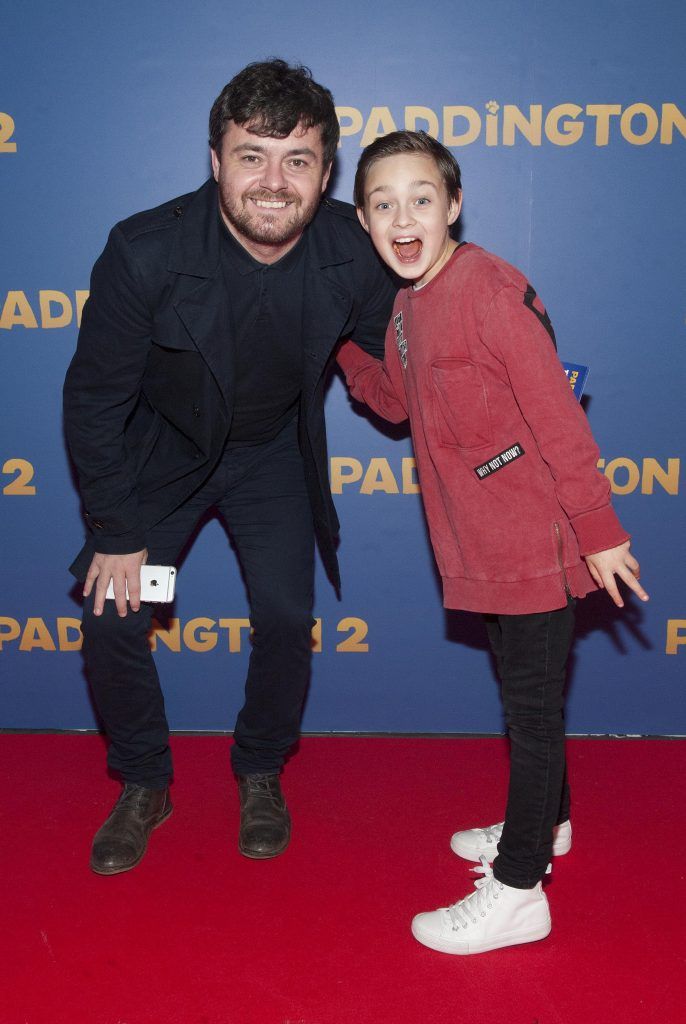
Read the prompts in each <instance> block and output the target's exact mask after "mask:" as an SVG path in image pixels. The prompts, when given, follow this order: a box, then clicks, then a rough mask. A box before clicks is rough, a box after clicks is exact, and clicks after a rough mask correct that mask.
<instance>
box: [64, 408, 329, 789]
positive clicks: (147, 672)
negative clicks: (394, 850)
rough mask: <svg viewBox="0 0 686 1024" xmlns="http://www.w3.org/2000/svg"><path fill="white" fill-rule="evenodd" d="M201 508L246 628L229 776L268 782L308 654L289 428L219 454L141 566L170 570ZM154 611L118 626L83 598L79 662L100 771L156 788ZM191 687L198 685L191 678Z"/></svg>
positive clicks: (295, 460)
mask: <svg viewBox="0 0 686 1024" xmlns="http://www.w3.org/2000/svg"><path fill="white" fill-rule="evenodd" d="M212 508H213V509H216V511H217V513H218V514H219V516H220V517H221V518H222V519H223V520H224V522H225V524H226V526H227V529H228V531H229V533H230V536H231V539H232V541H233V544H234V546H235V548H236V551H237V553H238V558H239V561H240V565H241V568H242V570H243V575H244V578H245V583H246V586H247V590H248V597H249V602H250V622H251V625H252V628H253V636H252V652H251V655H250V665H249V669H248V677H247V680H246V685H245V704H244V706H243V708H242V709H241V711H240V713H239V715H238V719H237V721H236V726H235V730H234V740H235V742H234V746H233V748H232V751H231V758H232V765H233V769H234V771H235V772H236V773H237V774H240V775H245V774H255V773H276V772H278V771H279V769H280V768H281V766H282V764H283V762H284V759H285V757H286V754H287V753H288V750H289V749H290V747H291V746H292V745H293V743H295V741H296V740H297V738H298V734H299V727H300V717H301V712H302V704H303V700H304V697H305V691H306V689H307V685H308V681H309V672H310V661H311V652H312V641H311V630H312V626H313V620H312V602H313V579H314V530H313V524H312V512H311V507H310V502H309V498H308V496H307V492H306V487H305V478H304V471H303V464H302V457H301V455H300V451H299V448H298V442H297V425H296V422H295V421H293V422H291V423H290V424H288V425H287V426H286V427H285V428H284V429H283V430H282V431H281V433H280V434H279V435H278V437H276V438H275V439H274V440H272V441H268V442H265V443H263V444H260V445H254V446H246V447H241V448H235V449H233V450H228V451H227V452H226V453H225V454H224V456H223V458H222V460H221V462H220V463H219V464H218V466H217V468H216V469H215V471H214V472H213V474H212V476H211V477H210V478H209V479H208V480H207V482H206V483H205V484H204V485H203V486H202V487H201V488H200V489H199V490H198V491H197V492H196V493H195V494H194V495H193V496H192V497H191V498H190V499H189V500H188V501H187V502H186V503H185V504H184V505H182V506H181V508H179V509H177V510H176V511H175V512H173V513H172V514H171V515H170V516H168V517H167V518H166V519H165V520H163V521H162V522H161V523H159V524H158V525H157V526H155V527H153V528H152V529H151V530H150V533H149V536H148V562H149V563H150V564H151V565H175V564H176V561H177V559H178V555H179V552H180V551H181V550H182V548H183V547H184V545H185V543H186V541H187V540H188V538H189V537H190V535H191V533H192V532H193V529H194V527H195V525H196V524H197V522H198V520H199V519H200V518H201V516H203V515H204V514H205V513H206V512H207V511H208V510H209V509H212ZM227 555H228V552H227ZM179 585H180V586H181V587H182V586H183V575H181V577H180V581H179ZM153 610H154V609H153V606H152V605H149V604H145V605H142V606H141V610H140V611H139V612H131V610H130V609H129V611H128V613H127V615H126V617H120V616H119V615H118V614H117V612H116V609H115V607H114V601H111V600H109V601H106V602H105V611H104V612H103V614H102V616H97V617H96V616H95V615H93V597H92V595H91V597H90V598H89V599H87V600H86V602H85V606H84V613H83V636H84V642H83V651H84V657H85V661H86V670H87V673H88V678H89V681H90V684H91V687H92V691H93V695H94V698H95V703H96V706H97V709H98V712H99V714H100V717H101V719H102V722H103V724H104V727H105V730H106V732H107V735H108V737H109V739H110V747H109V753H108V765H109V767H110V768H111V769H112V770H113V771H115V772H116V773H118V774H119V775H121V777H122V778H123V779H124V781H126V782H134V783H138V784H139V785H143V786H148V787H150V788H163V787H164V786H166V784H167V782H168V780H169V778H170V775H171V770H172V765H171V755H170V751H169V728H168V725H167V720H166V716H165V712H164V699H163V696H162V690H161V688H160V682H159V678H158V675H157V670H156V668H155V663H154V661H153V657H152V654H151V652H150V646H149V642H148V633H149V630H150V624H151V618H152V612H153ZM227 667H228V666H227ZM227 674H228V673H227ZM228 682H229V680H227V684H228ZM234 682H235V681H234ZM195 685H197V686H198V687H201V686H202V675H201V674H200V673H199V674H198V679H197V680H196V684H195Z"/></svg>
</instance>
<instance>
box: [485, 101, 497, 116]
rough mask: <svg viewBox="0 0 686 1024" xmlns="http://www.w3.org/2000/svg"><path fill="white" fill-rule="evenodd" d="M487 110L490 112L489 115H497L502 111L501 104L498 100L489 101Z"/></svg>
mask: <svg viewBox="0 0 686 1024" xmlns="http://www.w3.org/2000/svg"><path fill="white" fill-rule="evenodd" d="M486 110H487V111H488V113H489V114H497V113H498V111H499V110H500V104H499V103H498V102H497V100H489V101H488V103H487V104H486Z"/></svg>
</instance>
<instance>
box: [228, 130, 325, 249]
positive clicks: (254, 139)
mask: <svg viewBox="0 0 686 1024" xmlns="http://www.w3.org/2000/svg"><path fill="white" fill-rule="evenodd" d="M211 152H212V171H213V173H214V178H215V181H216V182H217V184H218V186H219V204H220V209H221V213H222V216H223V218H224V221H225V223H226V225H227V227H228V229H229V231H231V233H232V234H233V235H234V237H235V238H237V239H238V241H239V242H240V243H241V245H243V246H244V247H245V248H246V249H247V250H248V251H249V252H250V253H252V255H254V256H255V257H256V258H257V259H259V260H261V261H262V262H265V263H269V262H274V261H275V260H277V259H280V257H281V256H283V255H284V253H286V252H287V251H288V250H289V249H290V248H292V247H293V246H294V245H295V243H296V242H297V240H298V239H299V238H300V236H301V234H302V232H303V230H304V229H305V227H306V226H307V225H308V224H309V223H310V221H311V220H312V218H313V217H314V215H315V213H316V211H317V207H318V205H319V200H320V199H321V196H322V193H323V192H324V189H325V188H326V185H327V182H328V180H329V173H330V171H331V165H330V164H329V165H328V166H326V167H325V166H324V154H323V148H322V139H321V130H320V129H319V128H306V129H302V128H296V129H295V130H294V131H292V132H291V134H290V135H288V136H287V137H286V138H285V139H275V138H273V137H272V136H262V135H256V134H255V133H254V132H251V131H249V130H248V128H247V127H246V126H243V125H238V124H235V123H234V122H233V121H230V122H229V124H228V126H227V129H226V131H225V132H224V136H223V138H222V145H221V152H220V153H219V154H217V153H215V152H214V150H212V151H211Z"/></svg>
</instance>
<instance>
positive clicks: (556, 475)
mask: <svg viewBox="0 0 686 1024" xmlns="http://www.w3.org/2000/svg"><path fill="white" fill-rule="evenodd" d="M553 338H554V336H553V333H552V328H551V326H550V321H549V320H548V317H547V314H546V312H545V309H544V308H543V306H542V304H541V302H540V300H539V299H538V298H537V296H536V293H535V292H534V290H533V288H531V286H530V285H529V284H528V282H527V280H526V278H525V277H524V276H523V275H522V274H521V273H520V272H519V271H518V270H516V269H515V268H514V267H512V266H510V264H508V263H506V262H505V261H504V260H501V259H499V258H498V257H497V256H493V255H492V254H491V253H488V252H486V251H485V250H484V249H481V248H479V246H477V245H473V244H471V243H469V244H466V245H462V246H460V247H459V248H458V249H457V250H456V251H455V253H454V254H453V256H452V257H451V258H450V260H449V261H448V262H447V263H446V265H445V266H444V267H443V268H442V269H441V270H440V272H439V273H438V274H437V275H436V277H434V278H433V279H432V280H431V281H430V282H429V283H428V284H427V285H425V286H424V287H423V288H420V289H418V290H416V291H415V290H414V289H413V288H411V287H408V288H403V289H402V290H401V291H400V292H399V293H398V296H397V298H396V301H395V306H394V309H393V316H392V319H391V322H390V324H389V326H388V330H387V332H386V350H385V358H384V361H383V363H382V362H381V361H380V360H378V359H374V358H373V357H371V356H369V355H367V354H366V353H365V352H363V351H362V350H361V349H360V348H358V346H357V345H355V344H354V342H347V343H346V344H345V345H344V346H343V347H342V348H341V350H340V352H339V355H338V362H339V364H340V366H341V367H342V369H343V371H344V372H345V376H346V379H347V381H348V385H349V387H350V391H351V393H352V395H353V396H354V397H355V398H357V399H359V400H361V401H363V402H366V403H367V405H369V406H370V407H371V408H372V409H373V410H374V411H375V412H377V413H378V414H379V415H380V416H383V417H384V418H385V419H388V420H391V421H392V422H394V423H399V422H400V421H402V420H404V419H407V418H408V416H409V419H410V426H411V430H412V441H413V444H414V450H415V456H416V460H417V471H418V475H419V482H420V485H421V489H422V496H423V499H424V506H425V509H426V516H427V520H428V523H429V531H430V534H431V543H432V545H433V549H434V554H435V556H436V561H437V563H438V568H439V570H440V573H441V577H442V579H443V598H444V605H445V607H446V608H463V609H465V610H467V611H478V612H489V613H494V614H510V615H518V614H525V613H530V612H542V611H551V610H552V609H554V608H561V607H562V606H563V605H564V604H565V602H566V598H567V594H568V593H569V594H571V595H572V596H574V597H584V596H585V595H586V594H587V593H588V592H589V591H591V590H594V589H596V584H595V583H594V581H593V579H592V577H591V575H590V573H589V571H588V569H587V567H586V563H585V562H584V561H583V560H582V558H581V555H588V554H593V553H595V552H597V551H603V550H605V549H607V548H612V547H616V546H617V545H619V544H622V543H623V542H624V541H626V540H628V538H629V535H628V534H627V533H626V531H625V530H624V529H623V528H622V525H621V523H620V522H619V520H618V519H617V516H616V515H615V513H614V511H613V509H612V506H611V505H610V485H609V483H608V481H607V480H606V478H605V477H604V476H602V475H601V474H600V473H599V472H598V470H597V468H596V462H597V459H598V455H599V452H598V448H597V446H596V444H595V442H594V440H593V436H592V434H591V431H590V428H589V426H588V423H587V421H586V416H585V415H584V413H583V411H582V409H581V408H580V407H579V404H578V402H577V401H576V399H575V398H574V396H573V394H572V390H571V388H570V386H569V383H568V381H567V378H566V376H565V373H564V370H563V369H562V367H561V365H560V362H559V360H558V358H557V353H556V351H555V346H554V340H553Z"/></svg>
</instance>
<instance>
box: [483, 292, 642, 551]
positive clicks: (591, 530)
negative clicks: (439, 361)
mask: <svg viewBox="0 0 686 1024" xmlns="http://www.w3.org/2000/svg"><path fill="white" fill-rule="evenodd" d="M535 307H538V308H535ZM546 323H547V324H548V326H549V323H550V322H549V321H548V320H547V316H546V315H545V310H544V309H543V307H542V306H541V305H540V300H538V299H535V300H534V305H533V306H532V305H531V304H529V305H527V304H526V303H525V301H524V295H523V293H522V291H521V290H520V289H519V288H517V287H516V286H511V285H506V286H505V287H503V288H501V289H500V290H499V291H498V292H497V293H496V294H495V295H494V297H493V299H492V300H491V303H490V305H489V307H488V310H487V312H486V315H485V317H484V321H483V325H482V340H483V342H484V344H485V345H486V346H487V347H488V348H489V349H490V350H491V352H492V353H493V354H494V355H495V356H496V358H498V359H499V360H500V361H501V362H502V363H503V364H504V366H505V369H506V371H507V374H508V376H509V379H510V385H511V387H512V391H513V394H514V397H515V399H516V401H517V404H518V405H519V409H520V411H521V413H522V416H523V417H524V419H525V420H526V422H527V424H528V426H529V428H530V429H531V432H532V434H533V435H534V437H535V439H536V443H537V445H538V449H539V452H540V454H541V456H542V458H543V459H544V461H545V462H546V463H547V465H548V467H549V469H550V472H551V474H552V477H553V480H554V482H555V493H556V495H557V499H558V501H559V503H560V505H561V506H562V508H563V509H564V511H565V513H566V515H567V517H568V519H569V521H570V523H571V525H572V528H573V530H574V532H575V534H576V537H577V540H578V543H579V550H580V552H581V554H582V555H591V554H594V553H595V552H597V551H605V550H607V549H608V548H613V547H616V546H617V545H619V544H622V543H624V541H626V540H628V539H629V534H628V533H627V532H626V530H624V528H623V527H622V524H621V523H620V522H619V519H618V518H617V515H616V514H615V512H614V510H613V508H612V505H611V504H610V484H609V482H608V480H607V479H606V477H604V476H603V475H602V474H601V473H600V472H599V471H598V469H597V461H598V456H599V455H600V452H599V450H598V447H597V445H596V443H595V441H594V439H593V435H592V433H591V430H590V427H589V425H588V421H587V419H586V415H585V413H584V412H583V410H582V408H581V406H580V405H579V403H578V402H577V400H576V398H575V397H574V395H573V394H572V389H571V388H570V386H569V382H568V380H567V377H566V375H565V372H564V370H563V369H562V366H561V364H560V361H559V359H558V357H557V352H556V351H555V347H554V345H553V343H552V341H551V335H550V333H549V330H548V328H547V327H546V326H545V324H546Z"/></svg>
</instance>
